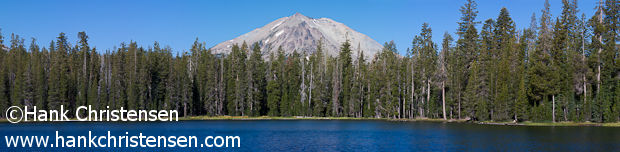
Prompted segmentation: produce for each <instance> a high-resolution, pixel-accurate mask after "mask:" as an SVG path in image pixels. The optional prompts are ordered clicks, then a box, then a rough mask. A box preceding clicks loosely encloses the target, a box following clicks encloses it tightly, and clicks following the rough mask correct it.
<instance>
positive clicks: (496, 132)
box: [0, 120, 620, 151]
mask: <svg viewBox="0 0 620 152" xmlns="http://www.w3.org/2000/svg"><path fill="white" fill-rule="evenodd" d="M56 130H58V131H59V132H60V134H61V135H82V136H84V135H85V136H88V131H89V130H90V131H92V132H93V135H106V134H107V131H110V132H112V134H115V135H124V134H125V132H129V134H130V135H134V134H137V133H140V132H141V133H143V134H145V135H156V136H160V135H168V136H197V137H198V138H199V141H201V140H202V139H204V137H206V136H209V135H211V136H218V135H219V136H239V137H240V138H241V140H240V141H241V147H235V148H230V147H229V148H206V147H204V148H178V147H177V148H124V149H121V148H7V143H6V141H5V139H4V137H3V139H2V142H0V151H212V150H218V151H222V150H224V151H618V150H620V128H611V127H586V126H583V127H533V126H494V125H478V124H469V123H438V122H397V121H380V120H247V121H246V120H221V121H220V120H218V121H215V120H212V121H180V122H131V123H111V122H61V123H20V124H9V123H0V134H2V135H3V136H16V135H27V136H34V135H36V136H43V135H46V136H50V141H52V140H54V139H55V131H56ZM200 138H202V139H200ZM202 143H204V142H202Z"/></svg>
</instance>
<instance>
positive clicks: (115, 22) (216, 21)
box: [0, 0, 597, 53]
mask: <svg viewBox="0 0 620 152" xmlns="http://www.w3.org/2000/svg"><path fill="white" fill-rule="evenodd" d="M596 2H597V0H579V2H578V5H579V10H580V12H579V13H580V14H581V13H585V14H586V16H587V17H588V18H589V17H590V16H591V15H592V14H593V13H594V7H595V5H596ZM464 3H465V0H406V1H405V0H341V1H340V0H308V1H301V0H286V1H285V0H279V1H275V0H261V1H251V0H247V1H246V0H242V1H233V0H226V1H224V0H221V1H198V0H194V1H172V0H170V1H166V0H149V1H147V0H137V1H117V0H92V1H91V0H86V1H83V0H82V1H77V0H75V1H74V0H58V1H43V0H41V1H35V0H20V1H2V2H0V7H1V9H0V28H1V29H2V35H3V36H4V37H5V39H4V40H5V44H7V43H9V40H10V34H11V33H15V34H18V35H20V36H21V37H24V38H25V39H26V44H30V38H31V37H35V38H37V43H38V44H39V45H44V46H46V47H47V46H48V44H49V42H50V41H51V40H54V39H55V38H56V37H57V36H58V33H60V32H65V33H66V34H67V36H68V37H69V40H70V42H71V43H72V44H75V42H76V41H77V32H80V31H86V33H87V34H88V36H89V37H90V40H89V42H90V44H91V46H96V47H97V48H98V50H100V51H101V50H106V49H113V48H114V47H115V46H119V44H120V43H121V42H129V41H131V40H133V41H137V42H138V45H141V46H143V47H149V46H151V45H152V44H153V42H154V41H158V42H159V43H160V44H161V45H163V46H170V47H171V48H172V49H173V50H174V51H175V52H181V51H187V50H188V49H189V48H190V47H191V44H192V43H193V42H194V40H195V38H196V37H198V38H199V39H200V41H204V42H206V44H207V46H209V47H211V46H214V45H216V44H217V43H220V42H223V41H226V40H229V39H232V38H235V37H237V36H239V35H241V34H244V33H247V32H250V31H251V30H253V29H256V28H259V27H262V26H263V25H265V24H267V23H269V22H271V21H274V20H276V19H278V18H281V17H285V16H290V15H293V14H294V13H295V12H299V13H302V14H304V15H306V16H308V17H313V18H321V17H327V18H331V19H334V20H335V21H337V22H341V23H344V24H345V25H347V26H349V27H351V28H352V29H354V30H357V31H358V32H361V33H364V34H366V35H368V36H370V37H371V38H373V39H374V40H376V41H377V42H379V43H381V44H383V43H384V42H387V41H390V40H394V41H395V43H396V44H397V49H398V50H399V51H400V52H401V53H402V52H404V51H405V50H406V48H408V47H411V40H412V38H413V36H414V35H417V34H418V33H419V32H420V28H421V25H422V23H424V22H428V23H429V24H430V25H431V28H432V29H433V39H434V41H435V42H436V43H440V42H441V39H442V37H443V33H444V32H449V33H450V34H452V35H453V36H455V34H454V33H455V31H456V28H457V26H458V25H457V22H458V21H459V18H460V16H461V14H460V12H459V8H460V6H462V5H463V4H464ZM477 3H478V11H479V14H478V18H477V20H478V21H484V20H486V19H488V18H497V15H498V14H499V10H500V9H501V8H502V7H506V8H508V10H509V12H510V15H511V17H512V18H513V19H514V20H515V22H516V24H517V27H518V29H522V28H525V27H527V26H529V24H530V17H531V15H532V13H536V15H537V16H540V10H541V9H542V8H543V3H544V0H478V1H477ZM550 3H551V12H552V15H553V16H554V17H555V16H557V15H559V14H560V12H561V0H550ZM7 45H8V44H7Z"/></svg>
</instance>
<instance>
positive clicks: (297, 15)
mask: <svg viewBox="0 0 620 152" xmlns="http://www.w3.org/2000/svg"><path fill="white" fill-rule="evenodd" d="M302 16H303V17H306V16H304V15H303V14H301V13H299V12H295V14H293V16H291V17H302Z"/></svg>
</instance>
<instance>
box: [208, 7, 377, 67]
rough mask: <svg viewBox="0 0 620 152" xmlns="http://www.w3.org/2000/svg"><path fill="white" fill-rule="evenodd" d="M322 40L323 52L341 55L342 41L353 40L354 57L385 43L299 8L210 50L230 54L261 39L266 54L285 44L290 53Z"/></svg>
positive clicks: (370, 53) (306, 50)
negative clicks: (289, 14) (313, 16)
mask: <svg viewBox="0 0 620 152" xmlns="http://www.w3.org/2000/svg"><path fill="white" fill-rule="evenodd" d="M321 40H322V44H323V46H322V48H323V50H324V52H326V53H327V54H328V55H331V56H337V55H338V52H339V51H340V45H341V44H342V43H343V42H345V41H346V40H349V42H350V43H351V46H352V48H351V49H352V50H353V57H357V55H358V52H359V51H363V54H364V56H365V57H367V58H370V57H372V56H374V55H375V54H376V53H377V52H379V51H380V50H381V48H382V47H383V46H382V45H381V44H379V43H377V42H376V41H375V40H373V39H371V38H370V37H368V36H366V35H364V34H362V33H359V32H357V31H355V30H353V29H351V28H349V27H348V26H346V25H344V24H342V23H339V22H336V21H334V20H331V19H328V18H321V19H313V18H309V17H307V16H304V15H302V14H301V13H299V12H297V13H295V14H293V15H292V16H289V17H283V18H280V19H277V20H275V21H273V22H271V23H269V24H267V25H265V26H263V27H261V28H257V29H255V30H253V31H251V32H249V33H246V34H243V35H241V36H239V37H237V38H234V39H232V40H228V41H224V42H222V43H220V44H217V45H215V46H214V47H212V48H211V50H212V51H213V53H216V54H220V53H223V54H227V53H229V52H230V51H231V48H232V46H233V45H234V44H237V45H241V44H242V43H243V42H247V43H248V44H253V43H258V44H259V46H260V47H261V51H262V54H263V56H266V55H269V54H271V53H272V52H276V51H277V50H278V47H282V48H283V49H284V52H285V53H287V54H290V53H292V52H294V51H297V52H299V53H302V54H311V53H313V52H314V51H316V49H317V45H318V43H319V41H321Z"/></svg>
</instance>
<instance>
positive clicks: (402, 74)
mask: <svg viewBox="0 0 620 152" xmlns="http://www.w3.org/2000/svg"><path fill="white" fill-rule="evenodd" d="M595 5H596V6H597V7H596V13H595V14H594V15H593V16H589V17H587V16H585V15H584V14H579V9H578V8H577V1H576V0H562V11H561V14H558V15H557V17H555V18H554V17H552V14H551V13H550V9H549V7H550V6H549V2H548V1H546V2H545V4H544V9H542V10H541V12H540V16H537V15H536V13H534V14H532V17H531V23H530V24H529V27H528V28H525V29H516V24H515V23H514V21H513V20H512V18H511V17H510V13H509V11H508V10H507V9H506V8H503V9H501V11H500V12H499V14H498V16H497V18H494V19H493V18H490V19H486V20H484V21H482V20H477V19H476V17H477V13H478V11H477V4H476V2H475V1H474V0H467V1H466V3H465V4H464V5H463V6H461V8H460V12H461V14H462V15H461V18H460V21H458V27H456V32H455V33H454V34H455V35H454V36H453V35H452V34H451V33H445V34H443V41H441V42H433V41H432V29H431V25H429V24H426V23H425V24H423V25H421V32H420V34H419V35H416V36H414V38H413V40H412V44H411V48H409V49H407V50H406V51H404V52H406V53H404V54H399V53H398V52H399V51H398V50H397V49H396V47H395V44H394V42H386V43H385V44H384V47H383V49H382V50H381V51H380V52H379V53H377V54H375V55H374V57H373V58H364V55H361V54H362V53H363V52H362V51H361V50H355V49H354V48H356V47H352V46H351V44H350V43H349V42H348V41H346V42H343V43H342V45H341V46H340V50H338V51H339V53H338V55H337V56H329V55H327V53H326V51H328V50H324V49H323V48H322V45H321V42H318V45H317V47H316V50H313V51H311V53H310V54H305V53H300V52H294V53H290V54H285V53H284V52H285V51H284V50H282V49H281V48H280V49H279V51H278V52H271V53H268V54H264V53H265V52H261V49H260V47H259V45H258V43H254V44H246V43H243V44H238V45H234V46H233V47H232V49H231V51H230V53H229V54H214V53H212V52H211V51H210V50H209V49H208V48H207V47H206V46H205V45H206V44H205V43H204V42H200V41H199V39H198V38H197V39H196V41H195V42H193V44H192V45H191V49H189V51H173V50H172V49H171V48H170V47H162V46H161V45H160V44H159V43H158V42H154V44H152V45H150V46H148V47H142V46H140V45H138V44H137V43H136V42H133V41H131V42H129V43H121V44H120V46H118V47H117V48H114V49H111V50H110V49H107V50H98V49H97V48H95V47H91V46H89V43H88V40H89V37H88V35H87V34H86V33H85V32H79V33H78V37H77V41H75V43H73V44H72V43H71V42H70V41H69V40H68V38H67V37H66V35H65V34H64V33H60V34H59V35H58V37H56V39H55V41H52V42H50V43H49V46H39V45H37V41H36V39H35V38H32V39H30V45H29V47H28V48H26V45H25V44H24V43H26V42H25V40H24V38H22V37H20V36H19V35H16V34H11V35H10V41H9V42H7V45H5V43H4V42H3V40H4V38H3V37H2V34H0V109H7V108H8V107H10V106H37V108H38V109H57V108H59V107H60V105H64V106H65V109H67V107H68V109H71V108H75V107H77V106H81V105H92V106H93V108H95V109H103V108H104V107H105V106H110V108H112V109H114V108H120V107H124V108H126V109H149V110H170V109H174V110H178V111H179V114H180V115H181V116H222V115H230V116H308V117H364V118H393V119H417V118H436V119H466V120H474V121H536V122H560V121H571V122H586V121H590V122H618V121H619V120H620V71H619V69H620V63H618V62H620V58H619V55H620V54H619V52H618V51H619V45H618V44H617V43H618V40H619V39H620V37H619V30H620V29H619V26H620V13H619V12H620V2H619V1H618V0H605V1H604V2H600V3H597V4H595ZM585 9H590V8H585ZM479 27H481V28H480V29H477V28H479ZM357 48H359V47H357ZM173 52H179V53H173ZM353 56H355V57H353ZM99 107H102V108H99ZM0 117H5V116H4V113H2V114H0Z"/></svg>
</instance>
